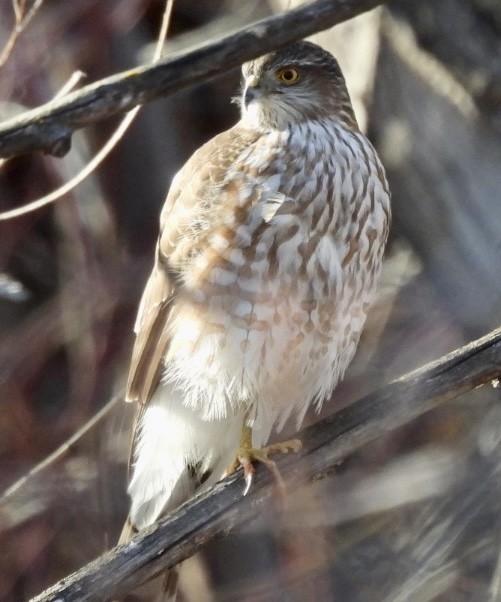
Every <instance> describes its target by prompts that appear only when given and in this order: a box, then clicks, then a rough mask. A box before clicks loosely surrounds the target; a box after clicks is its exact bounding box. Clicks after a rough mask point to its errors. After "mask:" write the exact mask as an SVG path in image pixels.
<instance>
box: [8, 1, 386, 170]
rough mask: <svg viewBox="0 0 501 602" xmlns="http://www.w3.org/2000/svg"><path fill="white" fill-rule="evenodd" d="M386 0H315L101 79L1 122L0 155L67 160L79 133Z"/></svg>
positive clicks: (330, 25)
mask: <svg viewBox="0 0 501 602" xmlns="http://www.w3.org/2000/svg"><path fill="white" fill-rule="evenodd" d="M383 2H384V0H316V1H315V2H311V3H309V4H306V5H303V6H300V7H298V8H296V9H293V10H290V11H287V12H285V13H282V14H279V15H274V16H272V17H268V18H266V19H263V20H261V21H257V22H256V23H254V24H251V25H248V26H246V27H243V28H242V29H239V30H238V31H236V32H234V33H231V34H229V35H226V36H223V37H220V38H218V39H215V40H211V41H210V42H207V43H205V44H202V45H199V46H197V47H195V48H193V49H191V50H188V51H183V52H180V53H177V54H175V55H173V56H172V57H171V58H169V59H168V60H165V61H162V62H159V63H157V64H156V65H154V66H140V67H136V68H134V69H130V70H129V71H125V72H123V73H119V74H117V75H113V76H111V77H108V78H105V79H102V80H100V81H98V82H95V83H93V84H90V85H88V86H85V87H84V88H81V89H80V90H78V91H76V92H73V93H71V94H68V95H67V96H65V97H63V98H61V99H57V100H55V101H52V102H49V103H47V104H45V105H43V106H41V107H39V108H36V109H33V110H31V111H27V112H26V113H23V114H22V115H20V116H19V117H16V118H14V119H11V120H9V121H7V122H5V123H4V124H2V125H1V126H0V157H3V158H7V157H13V156H16V155H21V154H24V153H29V152H33V151H36V150H42V151H44V152H46V153H50V154H52V155H56V156H63V155H65V154H66V153H67V152H68V151H69V149H70V147H71V136H72V134H73V132H74V131H75V130H76V129H79V128H82V127H84V126H87V125H89V124H91V123H95V122H96V121H100V120H102V119H105V118H107V117H111V116H112V115H116V114H117V113H124V112H126V111H128V110H130V109H132V108H133V107H135V106H137V105H138V104H144V103H146V102H149V101H151V100H154V99H156V98H159V97H160V96H166V95H168V94H172V93H173V92H177V91H178V90H180V89H182V88H186V87H187V86H190V85H193V84H196V83H199V82H201V81H203V80H206V79H208V78H210V77H213V76H215V75H217V74H219V73H223V72H224V71H228V70H229V69H232V68H233V67H237V66H238V65H240V64H242V63H243V62H245V61H247V60H250V59H252V58H255V57H256V56H259V55H261V54H263V53H265V52H269V51H270V50H273V49H274V48H277V47H278V46H280V45H283V44H287V43H289V42H292V41H294V40H297V39H300V38H303V37H305V36H308V35H311V34H313V33H315V32H317V31H320V30H323V29H327V28H329V27H332V26H334V25H337V24H338V23H341V22H343V21H346V20H348V19H350V18H352V17H355V16H356V15H359V14H361V13H363V12H365V11H368V10H370V9H372V8H374V7H376V6H378V5H379V4H382V3H383Z"/></svg>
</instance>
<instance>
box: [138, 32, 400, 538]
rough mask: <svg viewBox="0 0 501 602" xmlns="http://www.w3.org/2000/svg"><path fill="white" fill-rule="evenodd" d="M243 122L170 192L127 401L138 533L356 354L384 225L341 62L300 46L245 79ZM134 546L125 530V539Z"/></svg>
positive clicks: (199, 156)
mask: <svg viewBox="0 0 501 602" xmlns="http://www.w3.org/2000/svg"><path fill="white" fill-rule="evenodd" d="M242 73H243V91H242V96H241V119H240V121H239V122H238V123H237V124H236V125H235V126H234V127H232V128H231V129H230V130H228V131H226V132H223V133H222V134H219V135H217V136H216V137H214V138H213V139H212V140H210V141H209V142H207V143H206V144H205V145H204V146H202V147H201V148H200V149H198V150H197V151H196V152H195V153H194V155H193V156H192V157H191V158H190V159H189V160H188V161H187V163H186V164H185V165H184V167H183V168H182V169H181V170H180V172H179V173H178V174H177V175H176V177H175V178H174V180H173V182H172V186H171V189H170V191H169V194H168V197H167V200H166V202H165V206H164V208H163V211H162V215H161V228H160V237H159V239H158V243H157V247H156V259H155V264H154V267H153V271H152V273H151V276H150V278H149V280H148V283H147V285H146V289H145V291H144V294H143V298H142V301H141V305H140V308H139V314H138V318H137V323H136V335H137V336H136V341H135V345H134V350H133V356H132V362H131V367H130V374H129V381H128V390H127V397H128V399H129V400H136V401H138V402H139V404H140V410H139V414H138V419H137V422H136V426H135V434H134V443H133V450H132V456H131V460H132V462H131V479H130V484H129V490H128V491H129V494H130V496H131V499H132V505H131V510H130V516H129V525H130V528H131V529H132V530H137V529H142V528H143V527H145V526H147V525H150V524H151V523H153V522H154V521H155V520H157V518H158V517H159V516H160V515H161V514H163V513H165V512H166V511H168V510H170V509H172V508H173V507H175V506H177V505H178V504H180V503H181V502H183V501H184V500H186V498H187V497H189V496H190V495H192V494H193V492H195V491H196V490H197V489H198V488H199V487H200V486H201V484H204V486H205V485H208V484H211V483H213V482H215V481H217V480H218V479H220V478H221V477H222V475H223V474H224V472H225V469H226V468H227V467H228V466H230V465H231V464H232V461H233V460H234V459H235V456H236V454H237V449H238V448H239V440H240V438H241V434H242V431H243V430H244V431H245V430H247V432H249V431H250V432H251V433H252V447H253V448H256V449H259V448H262V447H263V446H265V445H266V443H267V441H268V438H269V436H270V433H271V431H272V429H273V428H276V429H277V430H280V428H281V427H282V426H283V425H284V423H285V421H286V420H287V419H288V418H289V417H295V418H296V420H297V424H298V425H299V424H300V423H301V421H302V419H303V417H304V415H305V412H306V410H307V409H308V407H309V406H310V405H311V404H314V405H315V406H316V407H317V408H319V407H320V405H321V404H322V402H323V400H324V399H326V398H328V397H329V396H330V394H331V392H332V390H333V388H334V386H335V385H336V383H337V382H338V380H339V379H340V378H341V377H342V375H343V373H344V371H345V370H346V368H347V366H348V364H349V362H350V360H351V359H352V357H353V354H354V353H355V350H356V348H357V344H358V340H359V337H360V333H361V330H362V327H363V325H364V322H365V318H366V314H367V311H368V309H369V304H370V303H371V300H372V298H373V295H374V290H375V286H376V282H377V279H378V276H379V272H380V268H381V261H382V256H383V251H384V247H385V243H386V238H387V234H388V227H389V220H390V199H389V192H388V185H387V181H386V177H385V172H384V169H383V167H382V165H381V162H380V160H379V158H378V156H377V154H376V151H375V150H374V148H373V147H372V145H371V144H370V142H369V141H368V140H367V138H366V137H365V136H364V135H363V134H362V133H361V132H360V131H359V129H358V126H357V122H356V119H355V115H354V113H353V109H352V106H351V102H350V98H349V95H348V92H347V89H346V85H345V82H344V78H343V75H342V73H341V70H340V68H339V66H338V64H337V62H336V60H335V59H334V58H333V57H332V56H331V55H330V54H329V53H328V52H326V51H325V50H323V49H322V48H320V47H319V46H317V45H315V44H312V43H309V42H297V43H294V44H291V45H289V46H286V47H284V48H281V49H279V50H276V51H275V52H271V53H269V54H267V55H265V56H262V57H260V58H258V59H256V60H254V61H251V62H249V63H246V64H244V65H243V67H242ZM129 533H130V531H129Z"/></svg>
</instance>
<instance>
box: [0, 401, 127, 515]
mask: <svg viewBox="0 0 501 602" xmlns="http://www.w3.org/2000/svg"><path fill="white" fill-rule="evenodd" d="M123 398H124V396H123V394H122V395H116V396H115V397H112V398H111V399H110V401H108V403H107V404H106V405H105V406H103V407H102V408H101V409H100V410H99V412H97V414H95V415H94V416H93V417H92V418H91V419H90V420H88V421H87V422H86V423H85V424H84V425H83V426H82V428H80V429H78V431H77V432H76V433H75V434H74V435H72V436H71V437H70V438H69V439H67V440H66V441H65V442H64V443H63V444H62V445H60V446H59V447H58V448H57V449H56V450H55V451H54V452H52V453H51V454H50V455H48V456H47V457H46V458H45V459H44V460H43V461H42V462H40V463H39V464H37V465H36V466H34V467H33V468H32V469H31V470H30V471H28V472H27V473H26V474H25V475H24V476H23V477H22V478H20V479H19V480H18V481H16V482H15V483H13V484H12V485H11V486H10V487H9V488H8V489H6V490H5V491H4V492H3V493H2V495H0V506H2V505H4V504H7V503H8V502H9V501H10V499H11V498H12V497H13V496H14V495H15V494H16V493H17V492H18V491H19V490H20V489H21V488H23V487H25V486H26V485H27V484H28V483H29V481H31V480H32V479H34V478H35V477H36V476H38V475H39V474H40V473H41V472H42V471H44V470H46V469H47V468H48V467H49V466H51V465H52V464H54V463H55V462H57V461H58V460H60V459H61V458H62V457H63V456H65V455H67V454H68V453H69V452H70V451H71V449H72V448H73V446H74V445H75V444H76V443H78V441H80V439H81V438H82V437H83V436H84V435H86V434H87V433H88V432H89V431H91V430H92V429H93V428H95V427H96V426H97V425H98V424H99V423H100V422H101V420H103V418H105V417H106V416H107V415H108V414H109V413H110V411H111V410H112V409H113V408H114V407H115V406H116V405H117V403H118V402H119V401H120V400H123Z"/></svg>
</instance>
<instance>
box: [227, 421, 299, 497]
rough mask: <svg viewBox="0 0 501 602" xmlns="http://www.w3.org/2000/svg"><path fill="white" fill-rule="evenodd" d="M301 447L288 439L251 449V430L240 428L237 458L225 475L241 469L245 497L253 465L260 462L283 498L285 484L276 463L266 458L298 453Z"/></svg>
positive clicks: (294, 440)
mask: <svg viewBox="0 0 501 602" xmlns="http://www.w3.org/2000/svg"><path fill="white" fill-rule="evenodd" d="M301 447H302V443H301V441H300V440H299V439H289V440H287V441H282V442H280V443H273V444H272V445H267V446H266V447H263V448H261V449H256V448H254V447H252V430H251V429H250V427H248V426H244V427H243V428H242V436H241V438H240V445H239V447H238V451H237V457H236V459H235V461H234V462H233V464H232V465H231V466H230V467H229V468H228V470H227V471H226V474H227V475H228V474H231V473H232V472H234V471H235V470H237V469H238V468H240V467H242V468H243V470H244V477H245V489H244V495H246V494H247V493H248V492H249V489H250V486H251V484H252V478H253V476H254V472H255V469H254V466H253V463H254V462H261V463H262V464H264V465H265V466H267V467H268V469H269V470H271V472H272V473H273V475H274V477H275V480H276V481H277V484H278V488H279V491H280V493H281V496H283V497H285V483H284V481H283V479H282V475H281V474H280V471H279V470H278V466H277V464H276V462H274V461H273V460H270V459H269V457H268V456H271V455H272V454H288V453H289V452H298V451H299V450H300V449H301Z"/></svg>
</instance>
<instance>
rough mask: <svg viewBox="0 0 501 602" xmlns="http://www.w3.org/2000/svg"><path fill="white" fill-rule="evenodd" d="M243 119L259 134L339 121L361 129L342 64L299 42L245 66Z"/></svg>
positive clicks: (324, 53) (310, 45) (243, 67)
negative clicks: (259, 130) (312, 122)
mask: <svg viewBox="0 0 501 602" xmlns="http://www.w3.org/2000/svg"><path fill="white" fill-rule="evenodd" d="M242 75H243V82H242V84H243V86H242V87H243V90H242V99H241V107H242V119H243V120H244V121H245V122H247V123H248V124H249V125H252V126H254V127H259V128H265V129H267V128H270V127H272V128H276V127H278V128H280V129H281V128H284V127H290V126H291V125H293V124H294V123H300V122H303V121H307V120H311V119H322V118H326V117H329V118H338V119H339V120H341V121H343V122H344V123H345V125H348V126H349V127H351V128H356V120H355V115H354V113H353V109H352V106H351V102H350V97H349V95H348V91H347V89H346V84H345V81H344V77H343V74H342V73H341V69H340V68H339V65H338V62H337V61H336V59H335V58H334V57H333V56H332V55H331V54H330V53H329V52H327V51H326V50H324V49H323V48H320V46H317V45H316V44H312V43H311V42H295V43H294V44H290V45H289V46H285V47H283V48H280V49H278V50H275V51H274V52H270V53H269V54H265V55H264V56H262V57H259V58H258V59H255V60H254V61H249V62H248V63H245V64H244V65H243V66H242Z"/></svg>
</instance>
